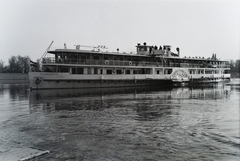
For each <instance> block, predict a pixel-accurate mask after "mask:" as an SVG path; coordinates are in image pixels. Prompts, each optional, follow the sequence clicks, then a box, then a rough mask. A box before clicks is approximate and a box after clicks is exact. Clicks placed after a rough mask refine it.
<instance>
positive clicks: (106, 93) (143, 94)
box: [30, 85, 231, 115]
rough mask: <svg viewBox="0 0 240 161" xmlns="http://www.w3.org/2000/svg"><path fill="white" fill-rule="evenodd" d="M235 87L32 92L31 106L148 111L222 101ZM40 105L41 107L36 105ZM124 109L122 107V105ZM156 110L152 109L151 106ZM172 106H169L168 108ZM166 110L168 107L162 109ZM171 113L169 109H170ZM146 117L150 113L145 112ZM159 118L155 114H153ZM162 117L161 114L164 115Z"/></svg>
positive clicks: (55, 108)
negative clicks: (113, 106)
mask: <svg viewBox="0 0 240 161" xmlns="http://www.w3.org/2000/svg"><path fill="white" fill-rule="evenodd" d="M230 94H231V87H230V86H225V85H220V86H219V85H208V86H191V87H180V88H160V87H138V88H90V89H57V90H38V91H31V92H30V107H31V108H35V107H39V106H41V107H42V108H45V109H50V108H51V109H52V110H69V111H71V110H102V109H105V108H110V107H111V106H110V105H109V104H108V103H106V101H107V100H115V101H121V100H122V101H123V103H122V105H123V106H127V105H126V104H125V103H124V101H128V102H129V101H134V100H138V102H141V100H143V101H144V102H142V104H139V105H138V107H136V108H137V111H138V112H139V111H144V110H145V111H146V110H148V109H146V106H144V104H145V103H146V102H147V103H148V104H152V105H156V103H159V102H161V104H162V103H164V102H165V103H169V101H173V100H176V101H180V100H184V99H186V100H189V99H203V100H218V99H223V98H228V97H230ZM35 105H38V106H35ZM120 106H121V105H120ZM151 108H152V107H151ZM167 108H169V107H166V109H167ZM161 109H162V110H163V109H164V108H161ZM166 111H168V110H166ZM145 114H146V113H145ZM152 115H155V114H152ZM160 115H161V114H160Z"/></svg>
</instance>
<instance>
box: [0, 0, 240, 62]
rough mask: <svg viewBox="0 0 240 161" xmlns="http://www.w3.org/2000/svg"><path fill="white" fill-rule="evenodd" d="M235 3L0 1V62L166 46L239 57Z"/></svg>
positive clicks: (238, 6)
mask: <svg viewBox="0 0 240 161" xmlns="http://www.w3.org/2000/svg"><path fill="white" fill-rule="evenodd" d="M239 23H240V1H239V0H201V1H200V0H0V51H1V54H0V60H3V61H4V62H5V64H8V59H9V58H10V56H12V55H21V56H26V55H29V56H30V58H31V59H32V60H34V61H36V59H37V58H40V57H41V56H42V54H43V53H44V51H45V50H46V49H47V47H48V46H49V45H50V43H51V41H54V44H53V45H52V47H53V48H63V44H64V43H66V44H67V47H69V48H73V47H74V45H76V44H81V45H90V46H98V45H106V46H107V47H108V48H109V50H114V51H115V50H116V49H117V48H119V49H120V51H124V52H135V46H136V44H137V43H143V42H147V44H150V45H157V46H159V45H164V44H169V45H172V47H173V49H172V50H173V51H174V52H175V51H176V47H179V48H180V54H181V56H182V57H183V56H201V57H202V56H204V57H211V56H212V53H216V54H217V57H218V58H221V60H229V59H234V60H235V59H239V57H240V52H239V51H240V42H239V39H240V32H239V30H240V25H239Z"/></svg>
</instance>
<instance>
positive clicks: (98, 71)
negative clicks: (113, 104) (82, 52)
mask: <svg viewBox="0 0 240 161" xmlns="http://www.w3.org/2000/svg"><path fill="white" fill-rule="evenodd" d="M46 71H47V72H54V71H56V72H62V73H71V74H152V73H153V69H152V68H138V69H110V68H105V69H102V68H90V67H89V68H79V67H77V68H69V67H59V68H57V69H50V68H47V70H46ZM172 71H173V70H172V69H167V68H165V69H161V68H160V69H159V68H156V69H155V71H154V74H157V75H164V74H171V73H172ZM228 73H229V70H209V69H206V70H205V71H204V70H203V69H197V70H196V69H189V74H228Z"/></svg>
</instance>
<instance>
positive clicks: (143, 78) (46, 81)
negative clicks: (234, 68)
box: [29, 72, 230, 89]
mask: <svg viewBox="0 0 240 161" xmlns="http://www.w3.org/2000/svg"><path fill="white" fill-rule="evenodd" d="M29 78H30V89H76V88H107V87H135V86H163V87H165V86H171V85H181V84H196V83H219V82H225V81H229V80H230V74H222V75H220V74H215V75H207V74H205V75H202V76H199V75H196V76H195V75H191V77H189V79H185V78H184V77H183V78H182V77H181V79H176V76H174V75H173V74H166V75H152V74H146V75H72V74H69V73H54V72H51V73H47V72H30V73H29Z"/></svg>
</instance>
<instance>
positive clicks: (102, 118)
mask: <svg viewBox="0 0 240 161" xmlns="http://www.w3.org/2000/svg"><path fill="white" fill-rule="evenodd" d="M28 88H29V86H28V85H24V84H18V85H16V84H15V85H14V84H0V154H1V153H5V152H7V151H9V150H11V149H12V148H19V147H20V148H21V147H34V148H38V149H45V150H49V151H50V153H49V154H46V155H44V156H41V157H38V158H35V159H34V160H41V161H45V160H54V161H55V160H87V161H88V160H100V161H101V160H102V161H106V160H114V161H115V160H116V161H121V160H239V159H240V141H239V140H240V137H239V136H240V134H239V116H240V115H239V97H240V83H239V79H233V81H232V82H231V83H230V84H225V85H215V86H213V85H208V86H197V87H180V88H166V89H161V88H156V87H154V88H149V87H148V88H125V89H123V88H112V89H84V90H83V89H82V90H41V91H29V90H28Z"/></svg>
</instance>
